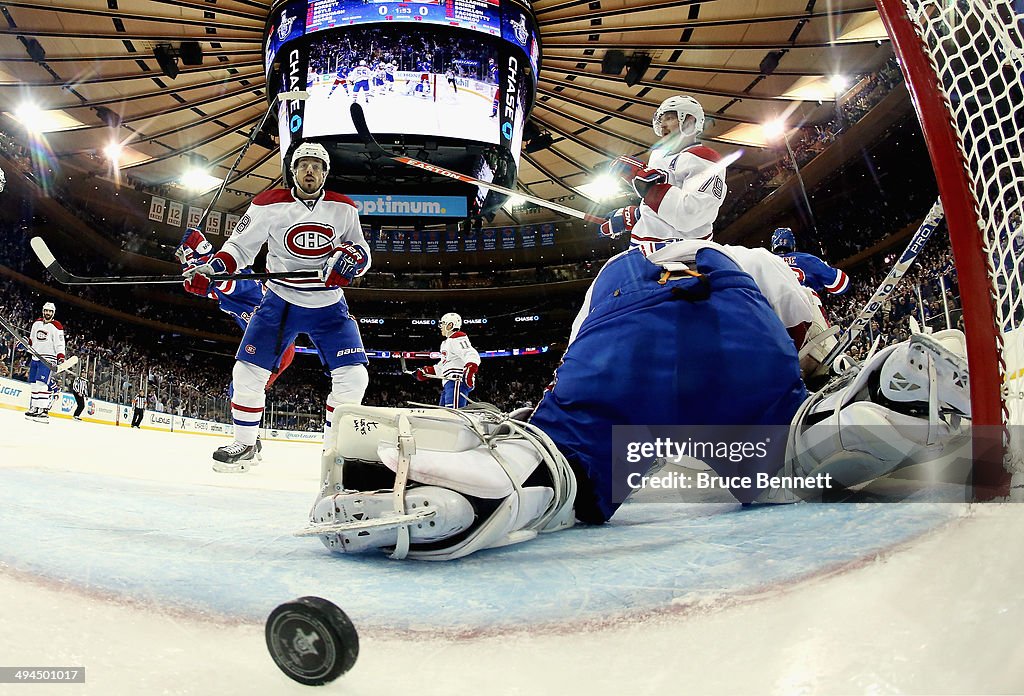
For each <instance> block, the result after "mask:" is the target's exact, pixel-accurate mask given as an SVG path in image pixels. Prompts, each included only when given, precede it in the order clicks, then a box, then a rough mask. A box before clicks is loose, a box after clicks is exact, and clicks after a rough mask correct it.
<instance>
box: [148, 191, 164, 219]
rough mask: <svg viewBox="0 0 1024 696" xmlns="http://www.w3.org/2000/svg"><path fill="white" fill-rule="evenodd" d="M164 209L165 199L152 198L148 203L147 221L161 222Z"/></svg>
mask: <svg viewBox="0 0 1024 696" xmlns="http://www.w3.org/2000/svg"><path fill="white" fill-rule="evenodd" d="M166 209H167V199H166V198H160V197H159V196H153V198H151V199H150V201H149V219H150V220H152V221H153V222H163V221H164V212H165V211H166Z"/></svg>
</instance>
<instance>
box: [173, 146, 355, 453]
mask: <svg viewBox="0 0 1024 696" xmlns="http://www.w3.org/2000/svg"><path fill="white" fill-rule="evenodd" d="M329 171H330V158H329V156H328V154H327V150H326V149H324V147H323V146H322V145H320V144H317V143H312V142H306V143H302V144H301V145H299V146H298V147H297V148H296V149H295V151H294V153H292V156H291V173H292V177H293V179H294V182H295V184H294V187H293V188H292V189H290V190H288V189H275V190H271V191H267V192H265V193H262V194H260V195H258V196H256V198H254V199H253V201H252V205H251V206H250V207H249V210H248V211H247V212H246V214H245V215H244V216H243V217H242V218H241V219H240V220H239V221H238V224H237V225H236V226H235V231H234V234H233V235H232V237H231V239H229V240H228V241H227V242H226V243H225V244H224V246H223V248H221V250H220V251H219V252H217V253H216V254H214V255H213V257H212V258H211V259H210V260H209V261H208V262H207V263H204V264H201V265H199V266H196V267H194V268H192V269H190V270H189V271H188V272H187V273H186V275H187V277H188V278H190V279H192V280H194V281H195V282H196V283H197V284H198V286H197V290H198V291H200V292H202V291H204V290H208V286H209V281H208V278H209V276H211V275H213V274H215V273H225V272H229V273H233V272H235V271H236V270H237V269H238V268H244V267H246V266H248V265H250V264H251V263H252V262H253V260H254V259H255V258H256V255H257V254H258V253H259V252H260V250H261V249H262V248H263V246H264V245H266V246H267V270H268V271H269V272H288V271H305V270H319V271H322V272H323V273H324V275H325V277H326V280H325V281H321V280H319V279H316V278H306V279H295V280H289V279H282V280H278V279H275V280H271V281H269V282H268V286H267V294H266V297H265V298H264V300H263V302H262V303H261V304H260V306H259V308H258V309H257V310H256V312H255V313H254V314H253V316H252V318H251V319H250V320H249V324H248V326H247V327H246V329H245V335H244V336H243V337H242V343H241V345H240V346H239V349H238V353H237V354H236V356H235V357H236V359H237V360H236V362H235V367H234V371H233V373H232V389H233V397H232V402H231V411H232V418H233V421H234V424H235V441H234V442H232V443H231V444H229V445H225V446H224V447H221V448H219V449H218V450H217V451H216V452H214V455H213V456H214V459H215V460H216V462H217V464H215V465H214V467H215V469H217V470H219V471H245V470H246V469H247V468H248V465H247V460H249V459H251V458H252V457H253V456H254V454H255V446H256V437H257V434H258V432H259V425H260V420H261V418H262V416H263V408H264V404H265V402H266V384H267V381H268V380H269V379H270V375H271V371H272V370H273V369H274V367H276V366H277V365H278V364H279V362H280V358H281V355H282V353H283V352H284V351H285V349H286V347H287V346H289V345H290V344H291V343H292V342H293V341H294V340H295V337H296V335H297V334H299V333H305V334H306V335H307V336H309V338H310V339H311V340H312V341H313V343H314V345H316V347H317V350H318V351H319V353H320V356H321V358H322V359H323V361H324V362H325V363H326V365H327V367H328V369H329V370H330V375H331V393H330V395H329V396H328V398H327V417H326V420H327V422H328V428H327V432H328V433H329V431H330V424H331V423H332V422H333V421H332V413H333V411H334V409H335V408H336V407H337V406H339V405H340V404H346V403H348V404H358V403H361V402H362V399H363V394H364V392H365V391H366V386H367V384H368V382H369V378H368V374H367V371H366V363H367V360H366V354H365V350H364V348H363V343H362V339H361V337H360V335H359V329H358V327H357V326H356V323H355V321H354V320H353V319H352V317H351V316H350V315H349V311H348V305H347V303H346V301H345V296H344V294H343V293H342V290H341V288H343V287H345V286H347V285H349V284H350V283H351V282H352V280H354V279H355V278H356V277H358V276H360V275H362V274H363V273H365V272H366V270H367V268H369V266H370V251H369V245H367V243H366V240H365V239H364V238H363V233H362V230H361V229H360V227H359V216H358V214H357V212H356V207H355V205H354V204H353V203H352V201H351V200H350V199H349V198H348V197H346V196H343V195H341V194H338V193H334V192H332V191H326V190H324V186H325V183H326V180H327V175H328V173H329ZM200 276H202V277H203V278H204V279H206V283H207V287H205V288H204V287H202V285H203V282H204V281H203V280H196V279H197V278H198V277H200ZM328 437H329V435H328Z"/></svg>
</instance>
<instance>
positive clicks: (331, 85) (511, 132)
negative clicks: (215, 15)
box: [265, 0, 540, 161]
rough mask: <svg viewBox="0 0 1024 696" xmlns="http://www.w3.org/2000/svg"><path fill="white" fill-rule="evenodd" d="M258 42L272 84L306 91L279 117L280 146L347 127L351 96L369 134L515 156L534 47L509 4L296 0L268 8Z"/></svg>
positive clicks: (528, 20)
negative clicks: (467, 144) (263, 38)
mask: <svg viewBox="0 0 1024 696" xmlns="http://www.w3.org/2000/svg"><path fill="white" fill-rule="evenodd" d="M265 50H266V65H267V69H268V73H269V76H268V84H270V85H274V84H276V85H278V86H279V87H278V91H290V90H294V89H305V90H307V91H308V92H309V93H310V96H309V99H308V100H306V101H305V102H301V103H294V104H292V105H291V106H289V107H288V108H287V109H286V111H287V113H285V114H283V115H284V116H286V118H283V119H281V120H280V121H279V123H280V127H281V136H282V150H284V149H285V147H284V145H285V144H286V143H290V142H292V141H294V140H296V139H298V138H300V137H301V138H325V137H329V136H339V135H340V136H345V135H354V134H355V128H354V126H353V124H352V120H351V117H350V115H349V105H350V104H351V103H352V102H353V101H357V102H359V103H360V104H361V105H362V106H363V110H364V113H365V114H366V120H367V124H368V125H369V127H370V130H371V131H373V132H374V133H382V134H396V133H397V134H405V135H421V136H429V137H440V138H453V139H459V140H466V141H471V142H477V143H482V144H491V145H503V146H504V147H506V148H508V149H509V150H510V151H511V154H512V155H513V157H514V158H515V159H516V161H518V156H519V146H520V142H521V135H522V124H523V122H524V120H525V115H526V111H527V110H528V109H529V108H530V106H532V98H533V92H534V89H535V85H536V77H535V76H536V62H537V60H538V58H539V51H540V49H539V44H538V41H537V28H536V25H535V23H534V20H533V18H532V15H531V14H530V13H529V12H528V11H525V10H524V9H523V8H522V6H521V5H519V4H517V3H514V2H512V1H511V0H440V1H433V2H432V1H428V2H399V3H392V2H377V1H374V0H369V1H368V2H363V1H362V0H356V1H353V0H314V1H311V2H308V4H307V3H306V2H296V1H294V0H293V1H292V2H287V3H285V4H283V5H281V6H279V7H278V8H277V9H276V10H275V11H274V12H272V13H271V16H270V20H269V23H268V35H267V42H266V45H265ZM271 91H273V89H272V90H271Z"/></svg>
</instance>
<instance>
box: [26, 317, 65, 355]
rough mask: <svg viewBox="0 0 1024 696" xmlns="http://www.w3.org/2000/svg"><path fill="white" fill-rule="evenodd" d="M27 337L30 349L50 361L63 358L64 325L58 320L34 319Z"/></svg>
mask: <svg viewBox="0 0 1024 696" xmlns="http://www.w3.org/2000/svg"><path fill="white" fill-rule="evenodd" d="M29 338H30V343H31V344H32V350H34V351H35V352H37V353H39V354H40V355H42V356H43V357H44V358H46V359H47V360H49V361H50V362H60V361H62V360H64V327H63V325H61V323H60V322H59V321H49V322H47V321H44V320H43V319H36V320H35V322H33V324H32V331H31V332H30V333H29Z"/></svg>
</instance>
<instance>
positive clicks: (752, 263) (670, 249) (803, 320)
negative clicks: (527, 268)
mask: <svg viewBox="0 0 1024 696" xmlns="http://www.w3.org/2000/svg"><path fill="white" fill-rule="evenodd" d="M708 247H710V248H712V249H717V250H718V251H720V252H722V253H723V254H725V255H726V256H728V257H729V258H731V259H732V260H733V261H735V262H736V264H737V265H738V266H739V267H740V268H742V269H743V270H744V271H746V272H747V273H749V274H750V275H751V277H752V278H753V279H754V282H755V283H757V287H758V288H759V289H760V290H761V293H762V294H763V295H764V296H765V298H766V299H767V300H768V304H770V305H771V306H772V309H773V310H775V314H776V315H778V317H779V319H781V320H782V324H783V326H785V327H786V328H787V329H790V328H793V327H796V326H799V325H800V324H808V325H810V324H812V323H814V321H815V319H816V318H818V317H819V316H820V315H821V312H820V310H818V308H817V307H816V306H815V305H814V303H813V302H812V300H811V296H810V293H808V292H807V291H806V290H805V288H804V287H803V286H802V285H800V282H799V281H798V280H797V279H796V275H795V274H794V273H793V271H791V270H790V268H789V266H788V265H786V262H785V261H783V260H782V259H780V258H779V257H778V256H776V255H775V254H773V253H771V252H770V251H768V250H767V249H761V248H756V249H750V248H748V247H742V246H731V245H726V244H716V243H715V242H709V241H706V240H702V239H688V240H681V241H678V242H676V243H674V244H669V245H667V246H665V247H663V248H661V249H659V250H658V251H655V252H653V253H650V254H647V260H648V261H650V262H651V263H653V264H655V265H657V266H661V267H662V268H664V269H665V270H669V271H682V270H685V269H690V270H696V269H695V268H694V265H693V264H694V259H695V258H696V256H697V252H698V251H699V250H700V249H704V248H708ZM627 253H629V252H626V251H624V252H622V253H620V254H617V255H615V256H613V257H612V258H611V259H609V260H608V263H609V264H610V263H611V262H612V261H614V260H615V259H617V258H618V257H619V256H622V254H627ZM605 265H606V266H607V264H605ZM598 276H600V273H598ZM594 282H595V283H596V282H597V279H596V278H595V279H594ZM593 288H594V285H593V284H591V286H590V288H589V289H588V290H587V294H586V297H585V298H584V300H583V307H582V308H580V311H579V313H578V314H577V315H576V319H575V320H574V321H573V323H572V332H571V333H570V335H569V343H572V342H573V340H575V338H576V334H577V333H578V332H579V330H580V326H582V325H583V320H584V319H586V318H587V315H588V314H590V304H591V291H592V290H593Z"/></svg>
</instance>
